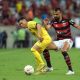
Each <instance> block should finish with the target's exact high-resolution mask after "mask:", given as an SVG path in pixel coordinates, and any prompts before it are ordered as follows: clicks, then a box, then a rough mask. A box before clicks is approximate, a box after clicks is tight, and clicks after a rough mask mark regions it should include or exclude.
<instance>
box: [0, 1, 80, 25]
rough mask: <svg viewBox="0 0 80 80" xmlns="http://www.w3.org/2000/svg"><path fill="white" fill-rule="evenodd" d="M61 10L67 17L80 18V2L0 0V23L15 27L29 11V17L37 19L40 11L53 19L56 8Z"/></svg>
mask: <svg viewBox="0 0 80 80" xmlns="http://www.w3.org/2000/svg"><path fill="white" fill-rule="evenodd" d="M57 7H59V8H61V10H62V11H63V13H65V14H67V17H71V18H73V17H80V0H0V23H3V24H5V25H14V24H15V22H16V20H17V19H18V18H19V17H21V16H24V15H25V14H26V13H27V10H29V16H30V17H31V18H33V17H35V16H36V14H38V12H37V11H38V10H40V14H39V15H38V17H40V16H41V15H43V14H46V15H48V16H49V17H51V12H52V11H53V9H54V8H57Z"/></svg>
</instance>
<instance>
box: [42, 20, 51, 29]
mask: <svg viewBox="0 0 80 80" xmlns="http://www.w3.org/2000/svg"><path fill="white" fill-rule="evenodd" d="M48 23H49V21H48V20H46V19H45V20H43V24H44V26H45V28H46V30H49V29H50V28H51V25H50V24H48Z"/></svg>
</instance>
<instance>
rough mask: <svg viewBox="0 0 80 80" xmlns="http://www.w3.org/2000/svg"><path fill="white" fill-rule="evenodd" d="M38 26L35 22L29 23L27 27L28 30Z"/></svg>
mask: <svg viewBox="0 0 80 80" xmlns="http://www.w3.org/2000/svg"><path fill="white" fill-rule="evenodd" d="M36 24H37V23H36V22H35V21H28V23H27V26H28V28H35V26H36Z"/></svg>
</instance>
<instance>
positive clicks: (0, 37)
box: [0, 32, 2, 48]
mask: <svg viewBox="0 0 80 80" xmlns="http://www.w3.org/2000/svg"><path fill="white" fill-rule="evenodd" d="M1 47H2V32H0V48H1Z"/></svg>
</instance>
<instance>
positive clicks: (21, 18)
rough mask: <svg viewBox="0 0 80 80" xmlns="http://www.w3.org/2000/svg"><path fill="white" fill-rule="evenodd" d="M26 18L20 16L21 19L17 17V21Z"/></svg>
mask: <svg viewBox="0 0 80 80" xmlns="http://www.w3.org/2000/svg"><path fill="white" fill-rule="evenodd" d="M23 19H25V18H24V17H20V18H19V19H17V22H19V21H20V20H23Z"/></svg>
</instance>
